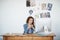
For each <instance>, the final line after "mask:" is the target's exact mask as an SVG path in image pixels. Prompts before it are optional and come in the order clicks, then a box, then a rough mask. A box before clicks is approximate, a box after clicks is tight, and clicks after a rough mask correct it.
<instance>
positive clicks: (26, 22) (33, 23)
mask: <svg viewBox="0 0 60 40" xmlns="http://www.w3.org/2000/svg"><path fill="white" fill-rule="evenodd" d="M30 18H32V19H33V22H32V25H33V27H34V28H35V25H34V18H33V17H32V16H29V17H28V18H27V21H26V23H27V24H28V22H29V19H30Z"/></svg>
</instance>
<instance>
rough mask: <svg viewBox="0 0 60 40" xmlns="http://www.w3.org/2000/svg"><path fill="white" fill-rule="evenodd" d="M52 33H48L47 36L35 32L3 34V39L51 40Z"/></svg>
mask: <svg viewBox="0 0 60 40" xmlns="http://www.w3.org/2000/svg"><path fill="white" fill-rule="evenodd" d="M53 38H54V34H49V35H47V36H38V35H36V34H26V35H12V34H11V35H9V34H8V35H3V40H53Z"/></svg>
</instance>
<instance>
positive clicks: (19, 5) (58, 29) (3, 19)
mask: <svg viewBox="0 0 60 40" xmlns="http://www.w3.org/2000/svg"><path fill="white" fill-rule="evenodd" d="M39 1H40V2H45V3H48V2H50V3H52V4H53V9H52V11H51V19H52V26H51V28H52V31H53V32H54V33H55V34H56V37H55V40H60V0H38V1H36V2H37V4H38V3H39ZM30 9H32V8H30ZM30 9H29V7H26V0H0V35H2V34H5V33H23V31H24V30H23V24H25V21H26V18H27V17H28V16H29V12H28V11H27V10H30ZM32 10H34V9H32ZM1 38H2V37H0V39H1Z"/></svg>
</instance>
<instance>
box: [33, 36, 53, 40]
mask: <svg viewBox="0 0 60 40" xmlns="http://www.w3.org/2000/svg"><path fill="white" fill-rule="evenodd" d="M33 40H53V38H52V37H33Z"/></svg>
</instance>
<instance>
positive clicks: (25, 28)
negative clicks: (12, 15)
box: [23, 24, 28, 34]
mask: <svg viewBox="0 0 60 40" xmlns="http://www.w3.org/2000/svg"><path fill="white" fill-rule="evenodd" d="M23 27H24V34H27V33H28V28H27V24H24V26H23Z"/></svg>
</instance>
